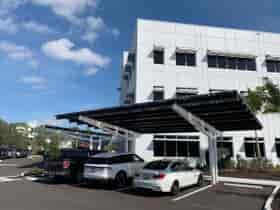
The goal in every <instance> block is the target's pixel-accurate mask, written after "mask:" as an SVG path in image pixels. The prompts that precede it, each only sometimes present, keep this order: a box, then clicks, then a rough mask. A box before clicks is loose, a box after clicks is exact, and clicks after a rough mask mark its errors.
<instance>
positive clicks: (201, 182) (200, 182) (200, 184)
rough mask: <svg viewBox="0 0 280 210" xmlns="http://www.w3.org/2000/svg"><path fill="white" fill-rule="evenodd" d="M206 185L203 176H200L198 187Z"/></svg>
mask: <svg viewBox="0 0 280 210" xmlns="http://www.w3.org/2000/svg"><path fill="white" fill-rule="evenodd" d="M203 183H204V180H203V176H202V175H201V174H200V175H199V177H198V180H197V186H202V185H203Z"/></svg>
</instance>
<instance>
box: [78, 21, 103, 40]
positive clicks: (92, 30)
mask: <svg viewBox="0 0 280 210" xmlns="http://www.w3.org/2000/svg"><path fill="white" fill-rule="evenodd" d="M105 28H106V25H105V23H104V21H103V19H102V18H101V17H93V16H91V17H88V18H87V19H86V31H85V33H84V35H83V36H82V39H83V40H85V41H88V42H90V43H94V42H95V41H96V39H97V38H98V37H99V32H100V31H102V30H103V29H105Z"/></svg>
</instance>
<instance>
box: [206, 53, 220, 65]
mask: <svg viewBox="0 0 280 210" xmlns="http://www.w3.org/2000/svg"><path fill="white" fill-rule="evenodd" d="M207 61H208V67H209V68H217V67H218V65H217V56H215V55H208V56H207Z"/></svg>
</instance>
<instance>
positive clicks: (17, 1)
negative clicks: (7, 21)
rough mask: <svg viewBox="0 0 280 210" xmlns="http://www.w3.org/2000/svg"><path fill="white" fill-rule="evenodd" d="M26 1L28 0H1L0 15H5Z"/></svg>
mask: <svg viewBox="0 0 280 210" xmlns="http://www.w3.org/2000/svg"><path fill="white" fill-rule="evenodd" d="M25 2H26V0H0V15H1V16H3V15H7V14H9V13H11V12H13V11H14V10H16V9H17V8H18V7H19V6H21V5H22V4H24V3H25Z"/></svg>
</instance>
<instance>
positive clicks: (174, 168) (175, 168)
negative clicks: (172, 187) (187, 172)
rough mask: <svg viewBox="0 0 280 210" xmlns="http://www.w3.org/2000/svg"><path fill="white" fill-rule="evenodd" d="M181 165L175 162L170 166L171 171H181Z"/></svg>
mask: <svg viewBox="0 0 280 210" xmlns="http://www.w3.org/2000/svg"><path fill="white" fill-rule="evenodd" d="M183 167H184V165H183V163H182V162H175V163H173V164H172V165H171V166H170V169H171V170H172V171H183Z"/></svg>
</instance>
